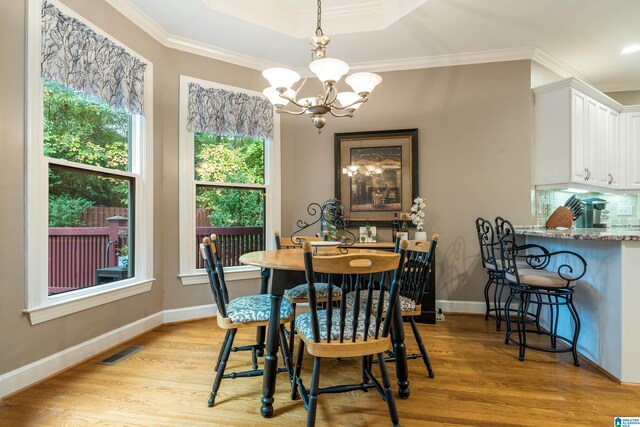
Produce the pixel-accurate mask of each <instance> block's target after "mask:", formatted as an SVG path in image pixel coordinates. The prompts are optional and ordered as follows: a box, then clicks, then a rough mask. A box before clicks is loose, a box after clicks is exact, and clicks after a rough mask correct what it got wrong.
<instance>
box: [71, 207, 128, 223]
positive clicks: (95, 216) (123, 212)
mask: <svg viewBox="0 0 640 427" xmlns="http://www.w3.org/2000/svg"><path fill="white" fill-rule="evenodd" d="M112 216H123V217H125V218H127V217H129V208H126V207H120V208H118V207H111V206H93V207H90V208H89V209H87V210H86V211H84V213H82V215H80V221H82V224H84V225H85V226H87V227H108V226H109V221H107V218H109V217H112Z"/></svg>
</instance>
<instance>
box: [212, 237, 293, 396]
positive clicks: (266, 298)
mask: <svg viewBox="0 0 640 427" xmlns="http://www.w3.org/2000/svg"><path fill="white" fill-rule="evenodd" d="M200 251H201V253H202V258H203V259H204V261H205V269H206V271H207V276H208V277H209V284H210V285H211V292H212V293H213V298H214V300H215V302H216V307H217V309H218V315H217V316H216V320H217V323H218V327H220V328H221V329H225V330H226V331H227V333H226V335H225V337H224V341H223V344H222V347H221V348H220V354H219V356H218V361H217V363H216V366H215V368H214V371H216V376H215V379H214V381H213V386H212V389H211V395H210V396H209V402H208V405H209V406H210V407H211V406H213V405H214V403H215V399H216V395H217V394H218V390H219V388H220V383H221V382H222V380H223V379H226V378H232V379H234V378H245V377H255V376H260V375H263V374H264V372H263V370H262V369H258V366H257V357H256V350H258V349H264V344H253V345H249V346H244V347H237V348H233V340H234V338H235V336H236V333H237V332H238V329H240V328H255V327H258V326H267V324H268V323H269V316H270V312H271V300H270V295H269V294H258V295H249V296H243V297H238V298H234V299H231V300H229V294H228V291H227V285H226V283H225V280H224V271H223V268H222V263H221V262H220V258H219V256H218V250H217V245H216V235H215V234H212V235H211V238H209V237H205V238H204V239H203V240H202V243H201V244H200ZM291 320H293V307H291V304H289V303H288V302H286V301H283V302H282V304H281V306H280V347H281V349H282V358H283V360H284V363H285V367H284V368H278V373H280V372H287V373H288V374H289V379H290V380H292V379H293V370H292V367H291V358H290V353H289V347H288V345H287V340H286V334H285V330H284V325H285V324H286V323H288V322H290V321H291ZM234 349H235V350H236V351H239V350H251V354H252V370H249V371H243V372H234V373H231V374H225V369H226V366H227V361H228V360H229V354H230V353H231V352H232V350H234Z"/></svg>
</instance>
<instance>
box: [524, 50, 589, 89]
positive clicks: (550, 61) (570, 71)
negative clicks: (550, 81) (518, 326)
mask: <svg viewBox="0 0 640 427" xmlns="http://www.w3.org/2000/svg"><path fill="white" fill-rule="evenodd" d="M531 59H532V60H533V61H536V62H537V63H538V64H540V65H542V66H543V67H546V68H548V69H550V70H551V71H553V72H554V73H556V74H558V75H559V76H560V77H562V78H567V77H577V78H578V79H580V80H582V81H583V82H587V83H589V82H590V81H591V80H590V79H589V78H588V77H587V76H585V75H584V74H582V73H580V72H579V71H577V70H576V69H575V68H572V67H570V66H569V65H567V64H565V63H564V62H562V61H560V60H559V59H558V58H556V57H554V56H552V55H550V54H549V53H547V52H545V51H544V50H542V49H536V50H535V52H534V53H533V56H532V57H531Z"/></svg>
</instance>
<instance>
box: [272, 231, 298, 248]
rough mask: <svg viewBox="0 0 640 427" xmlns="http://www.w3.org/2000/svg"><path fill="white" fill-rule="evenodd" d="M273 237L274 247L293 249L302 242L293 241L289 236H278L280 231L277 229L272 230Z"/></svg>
mask: <svg viewBox="0 0 640 427" xmlns="http://www.w3.org/2000/svg"><path fill="white" fill-rule="evenodd" d="M273 237H274V238H275V241H276V249H293V248H299V247H301V246H302V243H298V244H295V243H293V240H292V239H291V237H280V232H279V231H277V230H276V231H274V232H273Z"/></svg>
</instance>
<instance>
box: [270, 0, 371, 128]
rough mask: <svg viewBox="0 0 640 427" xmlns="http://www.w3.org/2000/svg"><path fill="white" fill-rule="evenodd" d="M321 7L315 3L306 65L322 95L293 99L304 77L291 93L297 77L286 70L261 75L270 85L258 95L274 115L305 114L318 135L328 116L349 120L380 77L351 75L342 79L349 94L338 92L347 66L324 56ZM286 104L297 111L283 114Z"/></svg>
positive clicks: (327, 37)
mask: <svg viewBox="0 0 640 427" xmlns="http://www.w3.org/2000/svg"><path fill="white" fill-rule="evenodd" d="M321 3H322V1H321V0H318V17H317V27H316V35H315V36H313V37H311V38H310V39H309V43H311V45H313V49H312V50H311V59H313V61H312V62H311V64H309V69H310V70H311V72H313V73H314V74H315V75H316V77H317V78H318V80H320V81H321V82H322V93H321V94H319V95H317V96H312V97H307V98H301V99H297V96H298V92H300V89H302V87H303V86H304V84H305V83H306V81H307V78H306V77H305V79H304V80H303V81H302V83H301V84H300V86H299V87H298V88H297V89H296V90H295V91H294V90H293V89H292V86H293V85H294V84H295V83H296V82H298V81H299V80H300V74H298V73H296V72H295V71H293V70H289V69H286V68H269V69H267V70H264V71H263V72H262V75H263V76H264V78H265V79H267V80H268V81H269V84H270V85H271V87H268V88H266V89H265V90H263V91H262V93H263V94H264V95H265V96H266V97H267V98H268V99H269V101H270V102H271V103H272V104H273V105H274V106H275V107H276V112H278V113H287V114H293V115H301V114H307V115H308V116H309V117H311V121H312V122H313V124H314V126H315V127H316V128H317V129H318V133H320V132H321V131H322V128H323V127H324V125H325V123H326V119H325V114H327V113H331V115H332V116H334V117H353V113H354V112H355V111H356V110H357V109H358V107H360V106H361V105H362V104H363V103H365V102H366V101H367V99H368V96H369V94H370V93H371V91H373V89H374V88H375V87H376V86H377V85H378V84H380V82H381V81H382V77H380V76H379V75H377V74H373V73H355V74H351V75H350V76H347V77H346V78H345V82H346V83H347V84H348V85H349V86H351V89H353V92H338V89H337V88H336V83H337V82H338V81H339V80H340V78H342V76H343V75H345V74H346V73H348V72H349V65H348V64H347V63H346V62H344V61H341V60H339V59H335V58H327V57H326V56H325V54H326V47H327V45H328V44H329V42H330V38H329V36H325V35H324V34H323V33H322V28H321V18H320V17H321V13H322V4H321ZM289 103H292V104H293V105H295V106H297V107H299V108H300V110H298V111H289V110H285V108H284V107H285V106H287V104H289Z"/></svg>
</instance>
